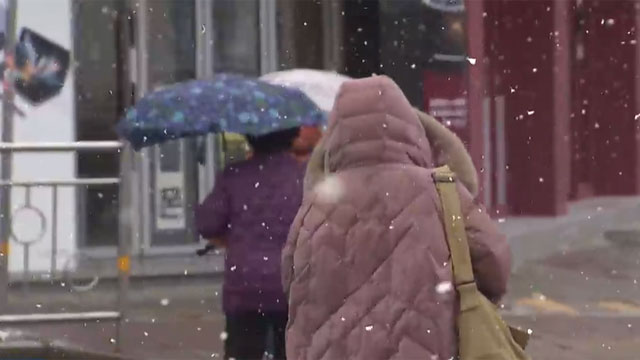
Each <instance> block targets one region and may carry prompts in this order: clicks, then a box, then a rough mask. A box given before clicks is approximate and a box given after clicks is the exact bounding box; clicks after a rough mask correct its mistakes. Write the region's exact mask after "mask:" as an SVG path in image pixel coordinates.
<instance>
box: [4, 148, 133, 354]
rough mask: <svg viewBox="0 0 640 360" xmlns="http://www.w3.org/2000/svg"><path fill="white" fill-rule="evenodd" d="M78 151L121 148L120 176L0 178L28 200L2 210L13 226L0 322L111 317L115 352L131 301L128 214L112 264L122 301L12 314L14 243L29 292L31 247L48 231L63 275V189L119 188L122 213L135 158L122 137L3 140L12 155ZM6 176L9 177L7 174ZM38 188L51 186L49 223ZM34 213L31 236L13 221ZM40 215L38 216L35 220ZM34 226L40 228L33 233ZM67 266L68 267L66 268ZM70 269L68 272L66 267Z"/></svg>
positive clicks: (7, 239) (53, 270)
mask: <svg viewBox="0 0 640 360" xmlns="http://www.w3.org/2000/svg"><path fill="white" fill-rule="evenodd" d="M78 152H99V153H104V152H118V153H120V156H121V164H120V167H121V170H120V177H119V178H86V179H71V180H52V179H34V180H20V181H13V180H2V181H0V189H2V190H3V191H2V192H1V193H2V194H4V196H7V197H8V196H10V194H11V189H13V188H23V189H24V191H25V192H24V194H25V196H24V201H23V203H22V204H21V205H19V206H17V207H16V206H15V202H14V201H11V202H9V203H13V204H12V205H11V206H9V209H13V211H8V209H3V212H4V213H2V214H0V216H2V217H3V218H4V219H3V224H9V228H8V229H3V231H2V233H3V234H4V235H5V236H3V237H2V238H1V239H0V257H2V259H1V260H2V261H3V262H5V263H4V264H3V265H4V266H2V267H1V268H0V297H2V299H0V324H26V323H39V322H51V321H58V322H63V321H66V322H69V321H88V320H111V321H116V334H115V340H116V341H115V344H116V350H119V346H120V344H121V335H122V334H121V333H122V329H121V328H122V322H123V320H124V317H125V316H124V314H125V310H126V299H127V293H128V290H129V272H130V248H131V246H130V241H131V236H130V235H131V229H130V228H129V226H130V225H129V224H126V223H125V221H123V218H124V217H123V216H120V217H119V224H118V227H119V229H118V230H119V231H118V232H119V234H118V257H117V261H114V264H113V266H114V267H117V273H118V290H117V303H116V304H115V306H114V308H115V310H113V311H85V312H64V313H35V314H8V313H7V306H8V294H9V290H10V278H9V268H8V261H9V254H10V249H11V247H12V246H13V245H17V246H21V247H22V250H23V254H24V255H23V260H22V261H23V269H24V274H25V275H26V276H24V279H23V281H22V285H23V289H24V290H25V291H26V292H28V291H29V283H30V281H31V279H30V278H29V274H30V250H31V246H33V245H34V244H36V243H40V242H42V241H43V240H44V238H45V236H46V234H47V230H49V231H50V233H51V236H50V241H51V252H50V262H51V266H50V276H51V277H55V276H56V275H59V273H60V271H59V269H58V264H59V253H58V248H59V246H58V245H59V243H58V221H59V216H58V215H59V209H58V204H59V199H58V197H59V194H60V191H59V190H60V188H82V187H88V186H108V185H112V186H113V185H115V186H119V193H120V196H119V204H120V212H121V213H122V209H123V206H126V205H125V204H126V202H127V201H128V199H129V195H130V194H129V191H130V190H129V184H128V183H127V182H126V181H123V179H127V178H128V171H129V169H130V167H131V164H132V161H133V157H132V153H131V150H129V149H128V148H124V147H123V144H122V143H120V142H117V141H99V142H69V143H0V153H1V154H2V156H3V157H4V156H11V155H12V154H14V153H78ZM3 178H4V179H7V176H3ZM35 188H38V189H40V188H50V189H51V194H50V196H51V198H50V199H51V209H50V213H51V220H50V221H47V216H45V211H49V210H48V209H47V210H44V211H43V209H40V208H38V207H37V206H35V205H34V204H33V202H32V190H33V189H35ZM21 213H22V214H30V215H31V220H32V221H35V222H36V223H33V224H29V225H30V226H34V228H32V229H31V230H32V232H33V233H34V234H35V235H33V236H30V237H25V236H24V235H20V234H17V233H16V231H15V224H14V222H13V221H12V219H14V218H15V217H16V215H18V214H21ZM35 219H37V220H35ZM33 230H35V231H33ZM65 268H66V266H65ZM65 273H66V271H65ZM96 284H97V281H91V282H90V284H89V286H85V287H84V288H82V287H73V286H72V288H73V289H74V291H88V290H90V289H92V288H93V287H94V286H95V285H96Z"/></svg>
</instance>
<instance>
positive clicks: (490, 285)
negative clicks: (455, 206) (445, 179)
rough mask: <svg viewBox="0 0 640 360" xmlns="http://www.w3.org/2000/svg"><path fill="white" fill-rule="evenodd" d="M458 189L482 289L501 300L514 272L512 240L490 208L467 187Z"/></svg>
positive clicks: (478, 282)
mask: <svg viewBox="0 0 640 360" xmlns="http://www.w3.org/2000/svg"><path fill="white" fill-rule="evenodd" d="M458 191H459V194H460V201H461V205H462V212H463V214H464V216H465V219H466V229H467V237H468V239H469V251H470V252H471V262H472V264H473V272H474V274H475V278H476V283H477V284H478V289H480V291H481V292H482V293H483V294H484V295H485V296H486V297H487V298H489V299H490V300H491V301H493V302H495V303H497V302H498V301H500V299H501V298H502V297H503V296H504V294H505V293H506V291H507V283H508V281H509V276H510V274H511V250H510V248H509V244H508V242H507V239H506V236H505V235H504V234H503V233H501V232H500V230H499V229H498V226H497V224H496V223H495V222H494V221H493V220H492V219H491V218H490V217H489V214H487V211H486V209H485V208H484V207H483V206H482V205H480V204H478V203H477V202H476V201H474V200H473V198H472V197H471V195H470V194H469V192H468V191H467V190H466V188H465V187H464V186H458Z"/></svg>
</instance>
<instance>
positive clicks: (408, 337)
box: [282, 76, 510, 360]
mask: <svg viewBox="0 0 640 360" xmlns="http://www.w3.org/2000/svg"><path fill="white" fill-rule="evenodd" d="M423 124H424V119H423ZM439 140H440V139H428V137H427V132H425V128H424V127H423V126H422V125H421V121H420V119H419V118H418V115H417V113H416V112H415V110H414V109H412V108H411V106H410V104H409V102H408V101H407V99H406V98H405V96H404V94H403V93H402V91H401V90H400V89H399V88H398V86H397V85H396V84H395V83H394V82H393V81H392V80H390V79H389V78H387V77H384V76H377V77H372V78H367V79H361V80H353V81H349V82H346V83H345V84H344V85H343V86H342V88H341V90H340V93H339V95H338V97H337V99H336V103H335V106H334V108H333V111H332V112H331V115H330V124H329V129H328V131H327V133H326V134H325V137H324V138H323V140H322V141H321V143H320V145H319V147H318V149H317V150H316V152H315V154H314V155H313V156H312V159H311V164H310V165H309V168H310V172H308V174H307V175H308V176H307V179H306V184H305V186H306V189H305V191H306V192H305V198H304V201H303V204H302V207H301V208H300V211H299V212H298V215H297V217H296V220H295V221H294V224H293V226H292V229H291V231H290V234H289V237H288V240H287V243H286V245H285V248H284V250H283V259H282V266H283V269H282V273H283V285H284V288H285V291H287V292H288V293H289V324H288V327H287V345H286V346H287V358H288V359H289V360H316V359H326V360H334V359H363V360H365V359H366V360H387V359H441V360H444V359H450V358H452V357H454V356H455V355H456V354H457V348H456V343H457V335H456V329H455V319H456V314H457V297H456V293H455V291H454V290H453V287H452V284H451V282H452V273H451V264H450V262H449V260H450V254H449V250H448V247H447V243H446V239H445V234H444V228H443V219H442V217H441V206H440V200H439V197H438V193H437V191H436V188H435V185H434V184H433V181H432V178H431V174H432V172H433V160H432V157H431V149H430V141H439ZM318 154H321V155H318ZM465 155H466V154H465ZM318 161H322V164H323V166H322V167H321V168H323V169H324V171H323V172H322V174H317V173H314V166H315V168H316V169H317V165H318V164H317V163H318ZM314 163H315V164H314ZM456 170H457V169H456ZM318 175H320V176H318ZM459 192H460V197H461V201H462V204H461V205H462V209H463V212H464V214H465V221H466V227H467V232H468V235H469V243H470V248H471V253H472V254H471V256H472V262H473V267H474V272H475V275H476V281H477V283H478V286H479V288H480V290H481V291H482V292H483V293H484V294H485V295H486V296H487V297H489V298H490V299H493V300H494V301H497V300H498V299H500V297H501V296H502V295H503V294H504V292H505V289H506V285H507V280H508V276H509V267H510V256H509V247H508V244H507V242H506V239H505V237H504V236H503V235H502V234H500V232H499V231H498V229H497V227H496V225H495V224H494V223H493V222H492V221H491V219H490V218H489V216H488V214H487V213H486V212H485V211H484V209H483V208H482V207H481V206H479V205H478V204H477V203H475V202H474V201H473V198H472V196H471V195H470V193H469V191H468V190H467V189H466V188H465V187H463V186H459Z"/></svg>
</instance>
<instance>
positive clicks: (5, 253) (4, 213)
mask: <svg viewBox="0 0 640 360" xmlns="http://www.w3.org/2000/svg"><path fill="white" fill-rule="evenodd" d="M17 7H18V0H8V1H7V14H6V16H7V19H6V26H7V28H6V29H5V45H4V53H5V58H6V56H7V55H8V54H12V53H13V52H14V48H15V44H16V28H17V25H16V23H17V21H16V20H17V19H16V13H17V11H16V10H17ZM13 101H14V93H13V88H12V87H6V88H5V89H4V97H3V99H2V141H3V142H12V141H13V110H14V108H13ZM0 171H1V174H0V176H1V177H2V180H5V181H6V180H10V179H11V153H3V154H2V159H1V165H0ZM10 194H11V188H9V187H2V189H0V313H2V312H5V311H6V310H7V305H8V300H9V294H8V293H9V238H10V234H11V198H10Z"/></svg>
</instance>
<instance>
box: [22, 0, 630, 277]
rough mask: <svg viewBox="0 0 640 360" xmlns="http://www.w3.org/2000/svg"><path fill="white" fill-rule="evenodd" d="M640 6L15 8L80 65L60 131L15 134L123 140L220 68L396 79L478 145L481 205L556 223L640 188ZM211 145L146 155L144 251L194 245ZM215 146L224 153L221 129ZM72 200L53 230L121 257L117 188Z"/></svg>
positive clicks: (559, 2) (438, 0) (225, 3)
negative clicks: (170, 97)
mask: <svg viewBox="0 0 640 360" xmlns="http://www.w3.org/2000/svg"><path fill="white" fill-rule="evenodd" d="M638 5H639V3H638V2H637V1H626V0H607V1H597V0H536V1H509V0H473V1H463V0H402V1H393V0H322V1H319V0H242V1H235V0H146V1H145V0H49V1H40V0H20V1H19V8H18V17H19V19H23V20H21V21H22V22H20V21H19V24H22V25H23V26H31V27H32V28H33V29H35V30H36V31H38V32H40V33H42V34H43V35H45V36H48V37H49V38H51V39H53V40H55V41H57V42H58V43H60V44H63V45H64V46H65V47H67V48H69V49H70V50H71V52H72V54H73V61H74V67H73V69H72V75H71V80H69V79H67V85H66V87H67V89H66V90H65V91H66V92H63V94H62V95H61V96H60V97H58V98H56V99H54V100H52V102H51V104H48V105H46V106H51V109H50V111H57V113H56V114H57V115H56V117H57V118H59V119H58V120H56V121H58V124H56V125H54V127H53V128H51V129H49V128H48V127H46V126H52V125H50V123H51V122H49V125H46V126H45V125H42V126H41V125H39V124H41V123H43V122H44V121H45V120H42V121H41V122H38V121H35V120H30V118H29V116H32V115H30V114H28V116H27V120H25V121H24V122H23V123H21V124H18V125H17V128H16V134H15V141H32V140H37V139H40V140H46V141H53V140H52V139H53V138H52V137H51V135H49V134H51V131H53V132H56V131H57V133H58V134H64V135H60V136H57V135H54V136H53V137H55V138H56V139H58V137H59V139H58V140H59V141H76V140H77V141H85V140H87V141H88V140H116V139H117V137H116V134H115V132H114V126H115V124H116V123H117V121H118V118H119V116H120V115H121V114H122V113H123V110H124V109H125V108H126V107H127V106H129V105H130V104H132V103H133V102H134V101H135V99H136V97H138V96H140V95H141V94H143V93H144V92H147V91H151V90H154V89H157V88H158V87H162V86H165V85H167V84H171V83H174V82H179V81H184V80H187V79H193V78H206V77H210V76H213V75H214V74H215V73H218V72H235V73H242V74H246V75H253V76H258V75H260V74H263V73H267V72H270V71H275V70H280V69H287V68H295V67H304V68H324V69H333V70H336V71H338V72H340V73H344V74H346V75H349V76H352V77H364V76H369V75H371V74H387V75H389V76H391V77H392V78H394V79H395V80H396V81H397V82H398V83H399V84H400V85H401V87H402V88H403V90H404V91H405V92H406V94H407V96H408V98H409V99H410V101H411V102H412V103H413V104H414V105H415V106H416V107H419V108H422V109H426V110H427V111H429V112H430V113H432V114H433V115H434V116H436V117H437V118H439V119H440V120H441V121H442V122H443V123H445V124H446V125H447V126H449V127H450V128H452V129H453V130H454V131H456V132H457V133H458V134H459V135H460V137H461V138H462V139H463V140H464V141H465V143H466V144H467V145H468V148H469V149H470V151H471V153H472V156H473V158H474V161H475V163H476V165H477V167H478V169H479V171H480V173H481V178H482V194H481V200H482V201H483V202H484V203H485V204H486V205H487V206H488V207H489V208H490V209H491V210H492V211H493V212H494V213H496V214H499V216H507V215H560V214H563V213H565V212H566V211H567V204H568V203H569V202H570V201H573V200H576V199H582V198H585V197H591V196H604V195H634V194H637V193H638V191H639V189H640V134H639V128H638V125H639V124H640V123H639V122H638V121H640V115H637V114H640V90H639V89H640V88H639V87H638V85H637V84H638V83H639V82H638V80H637V78H638V73H639V71H640V53H639V52H638V50H637V49H638V47H637V40H638V34H637V32H636V28H637V26H638V19H640V16H638V15H639V14H640V9H639V7H638ZM47 13H50V14H55V15H56V16H53V15H51V16H46V15H45V14H47ZM620 39H623V40H620ZM43 111H44V110H43ZM49 113H51V112H49ZM65 114H66V115H65ZM33 116H35V115H33ZM38 116H43V115H38ZM21 129H24V130H21ZM47 129H48V130H47ZM36 133H37V134H40V135H34V136H31V135H29V134H36ZM226 141H228V142H229V143H228V145H229V146H228V147H227V148H228V149H230V150H231V149H236V150H234V151H235V152H234V154H235V155H233V156H232V157H240V156H242V153H243V151H244V150H243V149H244V147H243V146H242V144H241V140H238V139H236V138H233V137H231V138H228V139H226ZM200 146H203V145H202V144H198V143H196V142H194V141H186V140H185V141H179V142H176V143H172V144H166V145H163V146H161V147H155V148H152V149H149V150H145V151H144V152H143V153H142V154H141V155H140V156H138V158H137V164H136V169H135V171H136V173H137V174H138V176H135V177H133V180H132V181H133V182H135V183H134V184H130V185H131V186H133V187H134V188H135V189H137V191H136V192H135V194H136V195H137V196H136V199H134V201H133V202H132V204H133V206H135V211H134V214H135V219H133V221H134V222H135V223H136V224H137V229H138V230H137V231H136V234H135V235H136V236H134V239H135V243H134V247H133V251H134V253H136V254H143V255H144V254H151V255H153V254H163V253H176V252H178V253H179V252H183V253H190V252H192V251H193V249H194V248H195V247H196V246H197V245H198V241H199V239H197V237H196V236H195V234H194V233H193V232H192V228H191V225H190V224H191V216H192V215H191V212H192V211H191V209H192V207H193V206H194V204H195V203H196V202H197V201H198V200H199V199H201V198H202V196H204V195H205V194H206V193H207V192H208V191H209V189H210V188H211V186H212V184H213V178H214V176H213V174H214V172H215V169H216V167H217V168H219V167H220V161H219V158H217V157H209V158H208V160H207V161H205V164H204V165H201V164H199V163H198V162H197V156H195V153H196V152H197V151H198V149H199V147H200ZM206 146H207V149H208V150H209V152H215V151H216V149H218V150H219V149H220V139H218V141H209V142H207V143H206ZM232 152H233V151H232ZM227 155H228V156H227V161H229V160H230V157H229V154H227ZM24 156H27V155H24ZM29 156H32V157H31V158H25V160H24V161H22V162H20V165H17V166H19V167H24V168H25V169H27V168H30V169H34V168H41V166H40V165H39V164H41V163H42V161H43V160H42V159H44V157H47V156H48V157H53V156H58V155H49V154H46V155H45V154H42V155H32V154H31V155H29ZM33 156H39V157H38V158H35V157H33ZM64 156H66V157H65V159H66V160H60V161H62V162H63V163H64V164H65V166H63V167H58V171H61V174H62V176H66V177H71V178H75V177H78V178H83V177H110V176H118V169H119V156H118V154H115V153H114V154H74V155H69V156H67V155H64ZM47 159H48V158H47ZM51 159H53V158H51ZM52 161H53V160H52ZM61 164H62V163H61ZM25 171H26V170H25ZM42 171H44V170H42ZM17 173H18V174H20V170H18V171H17ZM26 173H29V171H26V172H25V174H26ZM38 174H39V173H38ZM20 196H22V195H20V194H19V193H16V195H14V199H19V198H20ZM59 196H61V198H62V200H61V201H62V202H61V203H60V204H61V205H59V206H61V207H63V210H64V211H66V213H68V214H70V215H69V216H68V218H66V220H68V222H69V224H71V225H67V227H65V228H58V230H57V231H59V232H60V237H61V238H62V237H64V238H65V239H67V240H65V241H67V242H68V244H67V245H68V251H69V252H70V253H73V252H74V251H76V250H77V249H82V250H83V251H86V252H88V253H92V254H98V255H100V254H104V255H105V256H111V255H113V254H115V245H116V243H117V236H118V234H117V229H118V226H117V221H118V199H117V197H118V189H117V186H90V187H88V188H80V189H77V190H76V191H73V192H72V191H70V192H64V193H61V194H60V195H59ZM14 201H19V200H14ZM42 206H43V208H49V206H50V203H46V204H43V205H42ZM43 211H44V210H43ZM44 213H45V215H46V216H50V212H49V211H44ZM16 256H20V255H16ZM44 268H46V266H45V267H44Z"/></svg>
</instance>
